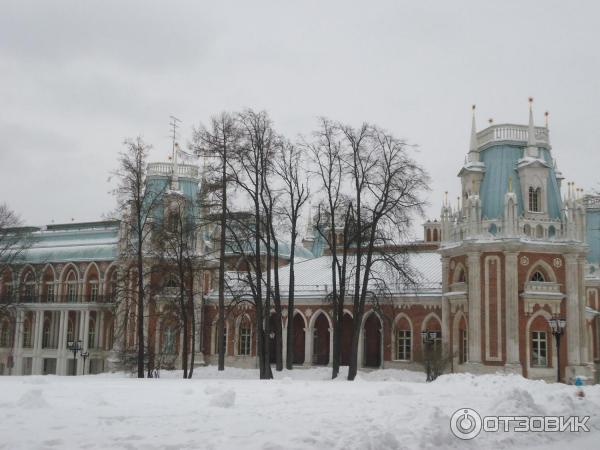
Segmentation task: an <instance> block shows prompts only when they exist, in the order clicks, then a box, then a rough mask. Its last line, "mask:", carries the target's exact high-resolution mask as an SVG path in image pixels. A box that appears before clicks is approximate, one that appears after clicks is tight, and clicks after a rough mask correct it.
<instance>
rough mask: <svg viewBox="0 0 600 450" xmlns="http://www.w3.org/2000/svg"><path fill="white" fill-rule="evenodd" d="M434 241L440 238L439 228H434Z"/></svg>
mask: <svg viewBox="0 0 600 450" xmlns="http://www.w3.org/2000/svg"><path fill="white" fill-rule="evenodd" d="M433 241H434V242H437V241H439V239H438V230H437V228H434V230H433Z"/></svg>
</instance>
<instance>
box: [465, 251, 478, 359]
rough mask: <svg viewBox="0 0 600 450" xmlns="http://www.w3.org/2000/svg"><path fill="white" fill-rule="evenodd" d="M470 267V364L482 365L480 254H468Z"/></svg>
mask: <svg viewBox="0 0 600 450" xmlns="http://www.w3.org/2000/svg"><path fill="white" fill-rule="evenodd" d="M467 259H468V265H469V300H468V302H469V308H468V309H469V363H475V364H478V363H481V272H480V259H481V258H480V253H479V252H470V253H469V254H468V258H467Z"/></svg>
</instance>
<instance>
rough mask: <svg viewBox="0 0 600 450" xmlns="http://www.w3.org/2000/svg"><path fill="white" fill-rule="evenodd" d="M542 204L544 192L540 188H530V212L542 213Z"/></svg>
mask: <svg viewBox="0 0 600 450" xmlns="http://www.w3.org/2000/svg"><path fill="white" fill-rule="evenodd" d="M541 203H542V190H541V189H540V188H534V187H533V186H530V187H529V211H531V212H540V211H541V210H542V209H541V206H542V205H541Z"/></svg>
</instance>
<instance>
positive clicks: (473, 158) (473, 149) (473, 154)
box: [465, 105, 479, 163]
mask: <svg viewBox="0 0 600 450" xmlns="http://www.w3.org/2000/svg"><path fill="white" fill-rule="evenodd" d="M471 109H472V110H473V119H472V121H471V144H470V145H469V158H468V161H469V162H477V161H479V153H477V125H476V124H475V105H473V106H472V107H471ZM465 163H466V161H465Z"/></svg>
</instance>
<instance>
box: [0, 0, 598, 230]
mask: <svg viewBox="0 0 600 450" xmlns="http://www.w3.org/2000/svg"><path fill="white" fill-rule="evenodd" d="M599 13H600V7H599V6H597V3H596V2H578V1H570V2H564V1H543V2H542V1H539V2H526V1H497V2H493V3H492V2H483V1H473V2H462V1H452V2H451V1H438V2H433V1H429V2H426V1H412V2H402V1H389V2H383V1H365V2H358V1H354V2H351V1H348V0H346V1H340V2H333V1H327V2H325V1H302V2H300V1H297V2H294V3H293V4H292V2H285V1H272V2H261V1H252V2H248V1H237V2H233V1H213V2H202V1H195V2H192V1H190V2H182V1H164V2H150V1H138V2H133V1H85V2H83V1H70V2H66V1H51V2H48V1H42V0H40V1H37V2H28V1H23V0H19V1H8V2H7V1H6V0H4V1H3V2H2V4H1V5H0V103H1V105H2V108H0V192H1V194H0V201H7V202H8V203H9V204H10V206H11V207H12V208H13V209H15V210H17V211H18V212H19V213H20V214H21V215H22V217H23V218H24V219H25V220H26V221H27V222H28V223H31V224H42V223H50V221H51V220H54V221H55V222H57V223H58V222H63V221H70V220H71V218H75V220H92V219H97V218H99V217H101V215H102V214H103V213H105V212H107V211H108V210H110V209H111V208H113V204H114V202H113V198H112V196H111V195H110V194H109V193H108V191H109V189H110V185H109V184H108V183H107V178H108V175H109V172H110V171H111V170H113V169H114V168H115V167H116V156H117V153H118V152H119V151H120V150H121V148H122V145H121V142H122V141H123V139H124V138H126V137H133V136H136V135H137V134H141V135H143V136H144V137H145V139H146V140H147V141H148V142H150V143H151V144H153V145H154V151H153V159H156V160H162V159H165V158H166V155H167V154H168V151H169V147H170V142H169V138H168V121H169V115H171V114H174V115H176V116H177V117H179V118H180V119H182V120H183V127H182V132H181V134H182V137H183V139H182V140H183V141H185V140H186V139H187V138H189V136H190V131H191V128H192V126H193V125H196V124H198V123H200V122H201V121H207V119H208V118H209V117H210V115H212V114H215V113H217V112H219V111H221V110H224V109H226V110H239V109H241V108H243V107H253V108H255V109H266V110H267V111H269V113H270V115H271V117H272V118H273V120H274V121H275V125H276V127H277V129H278V130H279V131H281V132H283V133H286V134H287V135H288V136H290V137H294V136H295V135H296V134H298V133H309V132H310V131H311V129H312V128H313V127H314V126H315V123H316V117H317V116H320V115H325V116H328V117H330V118H332V119H337V120H343V121H347V122H350V123H353V124H359V123H360V122H362V121H370V122H374V123H376V124H378V125H381V126H383V127H385V128H387V129H389V130H390V131H392V132H393V133H394V134H395V135H397V136H399V137H403V138H405V139H407V140H408V141H409V142H411V143H414V144H418V145H419V146H420V153H419V154H418V159H419V160H420V161H421V162H422V163H423V165H425V166H426V168H427V169H428V171H429V173H430V174H431V176H432V180H433V184H432V189H433V190H432V192H431V196H430V201H431V204H432V206H431V207H430V208H429V210H428V216H429V217H432V218H433V217H437V216H438V214H439V205H440V202H441V200H442V197H443V191H444V190H449V191H450V196H451V198H455V197H456V195H457V192H458V189H459V182H458V179H457V178H456V174H457V172H458V170H459V168H460V166H461V164H462V162H463V160H464V156H465V154H466V152H467V150H468V144H469V127H470V106H471V104H472V103H476V104H477V121H478V127H479V128H480V129H481V128H484V126H485V125H487V120H488V118H490V117H493V118H494V121H495V122H496V123H499V122H517V123H523V124H525V123H526V121H527V97H528V96H533V97H535V103H534V110H535V119H536V123H537V124H538V125H541V124H542V123H543V112H544V111H545V110H546V109H547V110H549V111H550V130H551V140H552V144H553V152H554V155H555V156H556V157H557V159H558V164H559V168H560V169H561V170H562V172H563V173H564V175H565V176H566V178H567V180H569V181H571V180H573V181H576V182H577V183H578V184H579V185H580V186H582V187H584V188H586V189H590V188H596V187H598V182H599V181H600V177H599V176H598V167H599V163H600V152H599V151H598V142H600V127H599V122H600V121H599V119H598V110H599V108H600V74H599V70H600V61H599V58H600V56H599V55H600V54H599V53H598V44H599V43H600V28H599V27H598V20H599V18H600V14H599Z"/></svg>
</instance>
